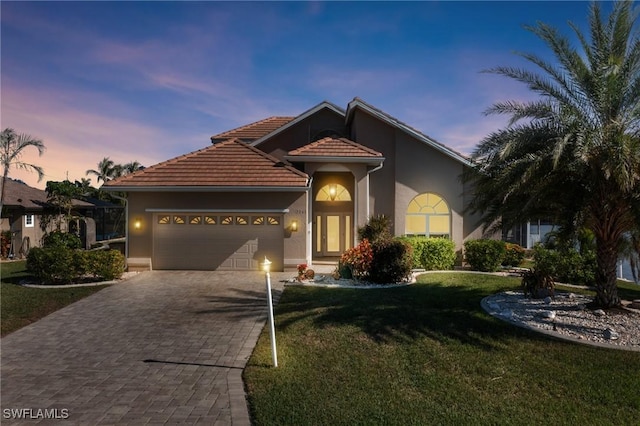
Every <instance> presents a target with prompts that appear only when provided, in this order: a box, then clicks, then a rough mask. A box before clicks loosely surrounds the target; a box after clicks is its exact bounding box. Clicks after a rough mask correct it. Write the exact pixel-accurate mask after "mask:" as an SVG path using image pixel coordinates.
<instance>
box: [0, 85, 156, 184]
mask: <svg viewBox="0 0 640 426" xmlns="http://www.w3.org/2000/svg"><path fill="white" fill-rule="evenodd" d="M7 83H8V82H7V81H6V79H4V78H3V91H2V123H1V124H0V126H1V127H2V128H3V129H4V128H6V127H12V128H14V129H15V130H16V131H17V132H20V133H28V134H30V135H32V136H34V137H37V138H40V139H42V140H43V142H44V144H45V146H46V147H47V150H46V152H45V153H44V155H43V156H42V157H38V155H37V151H36V150H33V151H28V152H27V151H25V155H24V156H23V158H22V160H23V161H25V162H28V163H33V164H37V165H39V166H41V167H43V168H44V171H45V174H46V177H45V179H43V181H41V182H39V183H38V182H37V175H35V174H30V173H25V172H23V171H16V170H15V169H14V170H12V171H11V174H10V175H11V176H12V177H14V178H19V179H22V180H24V181H25V182H26V183H28V184H29V185H32V186H35V187H39V188H44V186H45V184H46V181H47V180H64V179H66V178H67V177H68V178H69V179H70V180H72V181H73V180H76V179H80V178H83V177H86V176H85V171H86V170H87V169H92V168H95V167H96V165H97V163H98V161H100V160H101V159H102V158H103V157H105V156H109V157H111V159H112V160H114V161H115V162H117V163H126V162H129V161H133V160H137V161H139V162H140V163H142V164H145V165H151V164H154V163H157V162H159V161H163V160H165V159H166V158H165V157H164V156H163V155H162V154H161V153H160V152H159V149H158V146H159V144H160V142H159V141H162V140H163V137H164V138H166V135H163V134H162V132H161V131H160V130H159V129H156V128H153V127H150V126H145V125H143V124H140V123H136V122H134V121H132V120H129V119H126V118H122V117H120V116H117V115H115V114H113V113H112V110H106V109H104V108H100V107H97V108H94V107H92V106H93V105H102V106H104V105H110V104H113V102H111V101H108V100H106V99H102V98H100V96H98V95H91V94H86V93H82V94H75V96H74V94H73V93H69V92H64V93H61V92H58V91H54V90H49V91H48V92H46V91H44V90H38V89H35V88H27V87H23V86H19V85H16V84H15V82H10V83H9V84H7ZM69 99H74V100H75V103H74V102H68V100H69ZM91 100H93V102H91ZM123 109H125V110H126V108H124V107H123ZM93 183H94V185H95V184H96V182H93Z"/></svg>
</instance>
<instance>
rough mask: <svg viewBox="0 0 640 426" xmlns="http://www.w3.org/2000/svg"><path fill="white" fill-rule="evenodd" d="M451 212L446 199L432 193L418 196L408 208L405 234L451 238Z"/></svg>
mask: <svg viewBox="0 0 640 426" xmlns="http://www.w3.org/2000/svg"><path fill="white" fill-rule="evenodd" d="M450 224H451V211H450V210H449V205H448V204H447V202H446V201H445V200H444V198H442V197H440V196H439V195H436V194H433V193H431V192H426V193H424V194H420V195H418V196H416V197H415V198H414V199H413V200H411V202H410V203H409V206H408V207H407V214H406V216H405V225H404V229H405V231H404V233H405V234H406V235H425V236H427V237H445V238H449V236H450V234H451V229H450V228H451V225H450Z"/></svg>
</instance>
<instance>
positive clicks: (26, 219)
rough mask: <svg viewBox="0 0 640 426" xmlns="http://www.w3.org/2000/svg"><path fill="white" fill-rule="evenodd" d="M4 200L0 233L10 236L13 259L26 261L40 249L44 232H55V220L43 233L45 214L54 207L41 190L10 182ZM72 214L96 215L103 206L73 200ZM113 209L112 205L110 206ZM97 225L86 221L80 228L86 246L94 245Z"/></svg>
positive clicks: (7, 182) (64, 225)
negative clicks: (24, 259) (34, 250)
mask: <svg viewBox="0 0 640 426" xmlns="http://www.w3.org/2000/svg"><path fill="white" fill-rule="evenodd" d="M5 185H6V188H5V198H4V206H3V207H2V218H1V221H0V231H2V232H6V231H10V232H11V243H12V250H11V253H10V256H11V257H24V256H26V254H27V253H28V252H29V249H31V248H32V247H39V246H40V245H41V242H42V237H43V236H44V234H45V232H48V231H51V230H53V229H55V226H56V225H55V223H56V220H52V221H51V223H49V224H48V226H45V228H46V229H43V224H42V218H43V215H44V214H50V213H51V211H52V210H51V208H52V207H51V205H50V204H49V203H48V202H47V193H46V191H43V190H41V189H38V188H33V187H31V186H29V185H27V184H25V183H23V182H21V181H17V180H13V179H9V178H8V179H7V180H6V182H5ZM73 206H74V209H73V213H74V214H77V215H81V216H88V215H93V214H95V211H96V209H97V208H99V207H104V206H103V205H97V204H95V203H92V202H87V201H82V200H73ZM111 206H112V207H113V205H111ZM62 229H63V230H65V231H66V230H67V224H66V223H63V224H62ZM95 229H96V227H95V222H94V220H93V219H91V218H86V219H85V220H84V221H83V222H82V224H81V237H83V241H85V245H89V244H90V243H91V242H92V241H93V242H94V241H95Z"/></svg>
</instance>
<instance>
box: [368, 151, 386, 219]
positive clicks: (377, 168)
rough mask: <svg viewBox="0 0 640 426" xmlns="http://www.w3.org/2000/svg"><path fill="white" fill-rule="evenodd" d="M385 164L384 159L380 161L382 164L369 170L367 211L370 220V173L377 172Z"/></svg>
mask: <svg viewBox="0 0 640 426" xmlns="http://www.w3.org/2000/svg"><path fill="white" fill-rule="evenodd" d="M383 164H384V161H383V162H382V163H380V165H378V166H376V167H374V168H373V169H371V170H367V203H366V213H367V220H369V218H370V217H371V205H370V204H371V203H370V201H369V200H370V199H371V192H370V191H369V175H370V174H371V173H373V172H377V171H378V170H380V169H381V168H382V165H383Z"/></svg>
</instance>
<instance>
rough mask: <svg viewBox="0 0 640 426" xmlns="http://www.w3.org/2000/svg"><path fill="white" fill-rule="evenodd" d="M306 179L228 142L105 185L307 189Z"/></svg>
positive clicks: (252, 150)
mask: <svg viewBox="0 0 640 426" xmlns="http://www.w3.org/2000/svg"><path fill="white" fill-rule="evenodd" d="M308 181H309V178H308V176H307V175H306V174H304V173H302V172H301V171H299V170H297V169H295V168H293V167H291V166H288V165H285V164H283V163H282V162H280V161H278V159H276V158H275V157H272V156H270V155H268V154H265V153H264V152H262V151H260V150H259V149H257V148H254V147H252V146H250V145H248V144H246V143H244V142H242V141H240V140H238V139H229V140H227V141H224V142H220V143H217V144H214V145H211V146H208V147H206V148H204V149H201V150H199V151H194V152H191V153H189V154H185V155H182V156H180V157H176V158H173V159H171V160H168V161H165V162H162V163H159V164H156V165H154V166H151V167H147V168H145V169H143V170H140V171H138V172H135V173H133V174H130V175H126V176H123V177H120V178H117V179H114V180H111V181H109V182H107V183H105V184H104V186H103V187H104V188H105V189H110V190H114V191H115V190H130V191H131V190H149V189H155V190H162V189H165V190H170V189H188V188H192V189H204V188H207V189H211V190H215V189H216V188H217V189H240V188H245V189H248V188H253V189H256V190H259V189H261V188H262V189H266V188H269V189H278V188H280V189H284V188H306V187H307V185H308Z"/></svg>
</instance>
